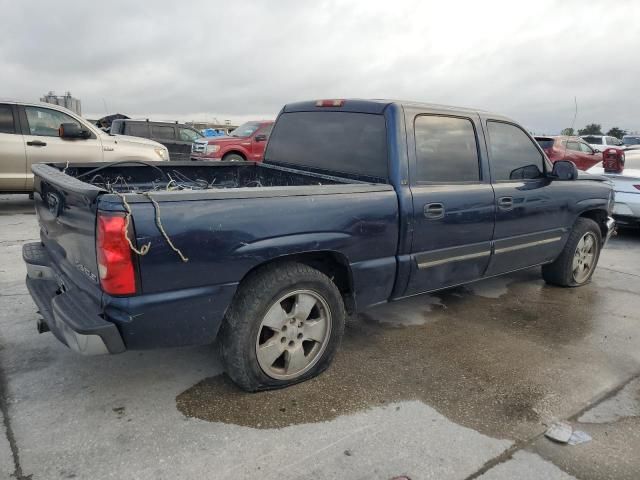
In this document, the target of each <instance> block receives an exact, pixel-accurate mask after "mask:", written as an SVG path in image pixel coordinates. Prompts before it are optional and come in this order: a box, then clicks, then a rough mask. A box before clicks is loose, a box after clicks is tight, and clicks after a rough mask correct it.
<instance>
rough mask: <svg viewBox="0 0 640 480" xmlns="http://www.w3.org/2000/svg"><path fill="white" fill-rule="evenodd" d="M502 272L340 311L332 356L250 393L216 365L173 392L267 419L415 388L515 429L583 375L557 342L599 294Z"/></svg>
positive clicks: (341, 408)
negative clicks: (496, 280)
mask: <svg viewBox="0 0 640 480" xmlns="http://www.w3.org/2000/svg"><path fill="white" fill-rule="evenodd" d="M510 282H512V283H510V285H509V287H508V289H509V294H508V295H493V294H492V295H485V296H478V295H473V294H472V293H471V292H470V290H469V287H464V288H458V289H454V290H449V291H447V292H441V293H439V294H438V297H437V298H436V297H424V296H423V297H415V298H412V299H409V300H404V301H402V302H398V303H396V304H394V305H387V306H384V307H382V308H376V309H372V310H370V311H368V312H366V313H363V314H361V315H359V316H358V317H357V318H353V319H350V320H349V321H348V322H347V327H346V330H345V338H344V340H343V342H342V346H341V348H340V350H339V352H338V355H337V356H336V359H335V361H334V363H333V365H332V366H331V367H330V368H329V369H328V370H327V371H326V372H325V373H323V374H322V375H320V376H319V377H317V378H314V379H312V380H310V381H307V382H304V383H301V384H298V385H295V386H292V387H289V388H286V389H282V390H275V391H268V392H260V393H255V394H247V393H244V392H242V391H240V390H239V389H238V388H237V387H236V386H235V385H233V383H232V382H231V381H230V380H228V378H227V377H226V376H224V375H221V376H217V377H212V378H207V379H204V380H202V381H201V382H200V383H198V384H196V385H194V386H193V387H191V388H189V389H188V390H186V391H184V392H183V393H181V394H180V395H179V396H178V397H177V398H176V402H177V408H178V409H179V410H180V411H181V412H182V413H183V414H184V415H186V416H188V417H195V418H199V419H203V420H207V421H211V422H224V423H229V424H236V425H243V426H247V427H253V428H262V429H265V428H280V427H286V426H288V425H294V424H300V423H311V422H321V421H328V420H331V419H333V418H335V417H337V416H339V415H344V414H348V413H353V412H356V411H360V410H364V409H368V408H372V407H375V406H378V405H384V404H389V403H393V402H401V401H404V400H421V401H423V402H425V403H427V404H429V405H430V406H432V407H434V408H436V409H437V410H439V411H440V412H441V413H443V414H444V415H446V416H448V417H449V418H451V419H452V420H453V421H456V422H457V423H459V424H462V425H464V426H468V427H470V428H474V429H475V430H478V431H480V432H482V433H486V434H489V435H500V436H504V435H506V434H509V432H511V433H513V434H514V436H519V435H518V432H519V431H520V430H519V429H521V427H522V426H523V425H527V424H528V425H529V427H530V426H531V423H536V424H537V422H538V421H539V417H540V414H541V412H544V411H545V410H546V409H550V408H553V407H554V406H555V403H554V402H559V401H561V400H559V398H561V396H562V395H563V394H564V393H563V391H562V389H570V388H572V385H573V384H574V383H575V382H580V381H584V378H588V377H586V376H585V375H583V374H576V373H575V370H578V369H579V367H580V366H581V365H583V361H582V360H580V359H579V358H575V359H573V360H572V359H567V354H566V352H564V351H563V348H564V347H565V346H567V345H572V344H575V343H579V342H581V341H582V340H583V339H584V338H585V336H588V334H589V332H590V331H591V328H592V322H593V320H592V319H593V318H594V315H596V314H597V311H598V309H597V308H595V305H597V304H598V302H602V298H600V297H599V293H598V289H597V288H596V287H595V286H593V285H589V286H586V287H583V288H582V289H580V291H578V290H577V289H576V290H573V291H569V290H566V289H559V288H552V287H547V286H544V284H543V283H542V281H541V280H540V274H539V271H537V270H531V271H526V272H522V273H519V274H516V275H513V276H511V278H510ZM491 288H492V289H493V292H495V291H496V290H499V288H496V285H493V286H491ZM505 288H506V287H505ZM434 299H435V300H434ZM393 307H396V308H397V310H396V311H395V312H393V314H390V312H391V311H392V310H390V308H393ZM600 308H602V307H600ZM400 312H405V313H407V315H408V318H405V319H403V318H398V316H399V317H402V314H401V313H400ZM390 316H392V317H393V318H392V319H390ZM391 320H393V321H391ZM393 323H396V325H393ZM403 323H404V324H405V325H404V326H403V325H402V324H403ZM398 325H400V326H398ZM572 369H573V370H574V372H573V373H572ZM398 408H401V407H398ZM505 425H507V427H505Z"/></svg>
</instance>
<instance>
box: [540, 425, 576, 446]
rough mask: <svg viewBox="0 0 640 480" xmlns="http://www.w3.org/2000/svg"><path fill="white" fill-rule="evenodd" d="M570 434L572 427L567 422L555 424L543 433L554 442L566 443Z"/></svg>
mask: <svg viewBox="0 0 640 480" xmlns="http://www.w3.org/2000/svg"><path fill="white" fill-rule="evenodd" d="M572 433H573V427H572V426H571V425H569V424H568V423H567V422H556V423H554V424H553V425H551V426H550V427H549V428H548V429H547V431H546V432H544V435H545V437H547V438H550V439H551V440H554V441H556V442H560V443H567V442H568V441H569V439H570V438H571V434H572Z"/></svg>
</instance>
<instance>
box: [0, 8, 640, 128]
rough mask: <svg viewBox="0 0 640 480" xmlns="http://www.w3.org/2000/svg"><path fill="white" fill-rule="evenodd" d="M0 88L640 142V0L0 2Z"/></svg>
mask: <svg viewBox="0 0 640 480" xmlns="http://www.w3.org/2000/svg"><path fill="white" fill-rule="evenodd" d="M0 8H1V10H0V11H2V12H3V19H2V29H1V30H0V32H1V33H0V38H2V41H1V42H0V69H1V71H2V72H3V74H2V76H1V77H0V91H2V94H3V96H10V97H15V98H23V99H29V100H33V99H37V98H39V96H40V95H42V94H43V93H45V92H47V91H48V90H51V89H54V90H56V91H58V92H59V93H61V92H62V91H65V90H70V91H71V92H72V93H73V94H74V96H76V97H78V98H80V99H81V100H82V102H83V110H84V113H85V115H88V116H98V115H102V114H103V113H104V110H105V109H104V103H106V104H107V107H108V109H109V111H110V113H113V112H115V111H118V112H122V113H128V114H131V115H134V116H145V117H151V118H158V119H160V118H162V119H181V120H189V119H195V118H197V119H206V118H213V117H217V118H218V119H220V120H222V119H225V118H230V119H235V120H238V119H246V118H250V117H273V116H275V115H276V114H277V112H278V110H279V109H280V108H281V107H282V105H283V104H285V103H287V102H291V101H296V100H301V99H314V98H333V97H361V98H404V99H410V100H418V101H427V102H436V103H447V104H454V105H463V106H473V107H478V108H483V109H486V110H492V111H497V112H500V113H504V114H506V115H509V116H512V117H514V118H515V119H517V120H519V121H520V122H522V123H523V124H524V125H525V126H527V128H529V129H530V130H533V131H535V132H538V133H553V132H557V131H559V130H560V129H561V128H563V127H566V126H569V125H570V124H571V121H572V118H573V114H574V100H573V99H574V96H575V97H577V99H578V106H579V111H578V118H577V120H576V126H582V125H584V124H586V123H591V122H598V123H602V124H603V126H605V127H611V126H614V125H615V126H619V127H622V128H627V129H632V130H640V116H639V115H638V114H637V112H638V111H640V97H639V96H638V93H637V86H636V85H637V82H638V79H639V78H640V63H639V62H637V61H635V57H634V55H635V54H636V52H638V51H639V50H640V36H638V35H637V33H636V29H635V26H634V25H633V24H632V23H631V22H630V21H629V20H630V19H632V18H640V3H639V2H635V1H632V0H630V1H627V2H624V1H619V2H615V3H612V2H606V1H601V2H597V1H596V2H578V1H558V2H554V1H550V0H539V1H536V2H535V4H527V5H525V4H522V3H521V2H513V1H510V2H506V1H505V2H502V1H501V2H498V1H483V2H471V1H469V2H464V1H457V0H448V1H442V0H440V1H419V0H415V1H396V2H389V1H388V0H387V1H372V0H365V1H315V2H306V1H296V0H285V1H277V2H276V1H267V0H257V1H251V2H250V1H245V2H240V1H238V2H224V3H223V2H211V1H196V2H174V1H171V2H169V1H165V0H156V1H154V2H144V3H143V2H129V1H120V0H112V1H109V2H102V3H100V4H96V3H95V2H84V1H58V2H56V5H55V8H52V7H51V3H50V2H45V1H42V2H38V1H24V2H10V1H8V0H0Z"/></svg>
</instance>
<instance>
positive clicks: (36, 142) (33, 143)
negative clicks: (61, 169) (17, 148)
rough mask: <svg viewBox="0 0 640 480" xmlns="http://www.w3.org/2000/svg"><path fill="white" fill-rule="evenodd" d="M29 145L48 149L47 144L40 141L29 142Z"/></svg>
mask: <svg viewBox="0 0 640 480" xmlns="http://www.w3.org/2000/svg"><path fill="white" fill-rule="evenodd" d="M27 145H29V146H30V147H46V146H47V143H46V142H41V141H40V140H31V141H30V142H27Z"/></svg>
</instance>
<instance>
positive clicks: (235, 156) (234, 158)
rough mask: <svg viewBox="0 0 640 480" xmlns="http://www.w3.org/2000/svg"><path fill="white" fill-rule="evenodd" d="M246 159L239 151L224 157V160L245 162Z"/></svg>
mask: <svg viewBox="0 0 640 480" xmlns="http://www.w3.org/2000/svg"><path fill="white" fill-rule="evenodd" d="M245 160H246V159H245V158H244V157H243V156H242V155H240V154H239V153H227V154H226V155H225V156H224V157H222V161H223V162H244V161H245Z"/></svg>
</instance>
